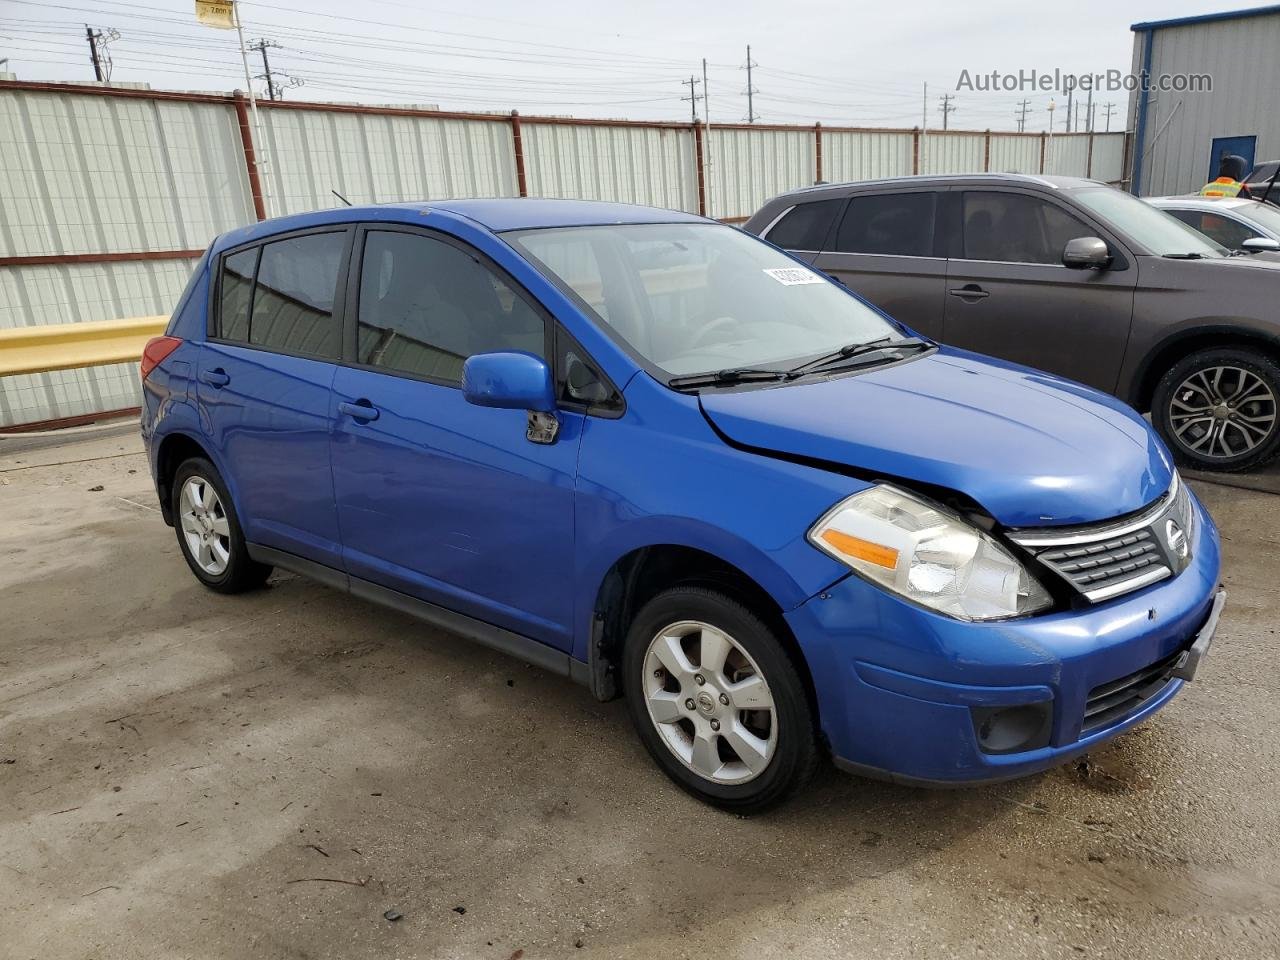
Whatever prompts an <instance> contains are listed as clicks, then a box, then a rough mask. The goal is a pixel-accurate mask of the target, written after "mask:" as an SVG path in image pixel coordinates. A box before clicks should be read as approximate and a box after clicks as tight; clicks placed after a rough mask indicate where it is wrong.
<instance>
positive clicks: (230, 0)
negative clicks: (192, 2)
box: [196, 0, 236, 30]
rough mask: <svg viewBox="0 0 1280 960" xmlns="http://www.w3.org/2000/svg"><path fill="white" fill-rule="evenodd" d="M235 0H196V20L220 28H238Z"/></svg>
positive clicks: (207, 25)
mask: <svg viewBox="0 0 1280 960" xmlns="http://www.w3.org/2000/svg"><path fill="white" fill-rule="evenodd" d="M235 6H236V5H235V0H196V21H197V22H198V23H203V24H204V25H205V26H206V27H217V28H218V29H219V30H234V29H235V28H236V15H235Z"/></svg>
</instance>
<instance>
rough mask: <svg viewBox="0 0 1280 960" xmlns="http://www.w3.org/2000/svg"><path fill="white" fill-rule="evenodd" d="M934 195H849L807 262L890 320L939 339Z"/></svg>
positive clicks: (943, 266) (941, 260) (940, 266)
mask: <svg viewBox="0 0 1280 960" xmlns="http://www.w3.org/2000/svg"><path fill="white" fill-rule="evenodd" d="M938 197H939V194H938V192H937V191H934V190H913V191H897V192H892V193H869V194H862V195H858V196H854V197H853V198H852V199H850V201H849V205H848V206H847V207H846V208H845V211H844V218H843V219H842V220H841V221H840V224H839V226H838V227H837V229H836V231H835V236H834V238H833V240H832V241H831V242H829V243H828V245H827V248H826V249H825V250H824V251H823V252H822V253H820V254H818V256H817V257H816V258H815V259H814V260H813V265H814V266H815V267H817V268H818V269H820V270H822V271H824V272H826V273H828V274H830V275H831V276H833V277H835V278H836V279H837V280H839V281H840V282H841V283H843V284H844V285H845V286H847V287H848V288H849V289H850V290H852V291H853V292H854V293H857V294H859V295H860V296H862V297H863V298H864V299H866V300H868V301H870V302H871V303H873V304H875V305H876V306H877V307H879V308H880V309H881V310H883V311H884V312H885V313H887V314H888V315H889V316H891V317H893V318H894V319H895V320H898V321H901V322H902V323H905V324H906V325H907V326H909V327H912V328H913V329H915V330H918V331H919V332H920V333H923V334H924V335H925V336H927V337H933V338H934V339H938V338H940V337H941V336H942V313H943V299H944V294H943V287H944V286H945V284H946V278H947V261H946V259H945V255H943V254H942V251H941V250H940V249H938V244H937V242H936V240H935V233H936V230H935V224H936V220H937V216H936V212H937V208H938V205H939V204H938Z"/></svg>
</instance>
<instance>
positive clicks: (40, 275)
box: [0, 81, 1125, 427]
mask: <svg viewBox="0 0 1280 960" xmlns="http://www.w3.org/2000/svg"><path fill="white" fill-rule="evenodd" d="M261 106H262V107H263V109H262V110H261V113H262V119H263V126H264V138H263V139H264V141H265V142H264V143H258V142H255V140H254V138H253V136H252V131H251V127H250V123H249V117H248V111H247V110H246V109H245V101H244V100H243V98H237V97H234V96H220V95H214V94H198V93H175V92H165V91H151V90H138V89H132V88H112V87H99V86H84V85H79V84H44V83H21V82H11V81H0V156H3V157H5V174H6V176H5V177H4V178H3V179H2V180H0V328H6V327H15V326H24V325H30V324H43V323H69V322H81V321H87V320H104V319H111V318H115V317H128V316H140V315H148V314H157V313H167V312H168V311H170V310H171V309H172V308H173V305H174V303H175V302H176V300H177V298H178V296H179V294H180V293H181V291H182V287H183V285H184V284H185V283H186V280H187V276H188V274H189V271H190V269H191V266H192V263H193V261H194V259H195V258H196V257H198V256H199V255H200V252H201V251H202V250H203V248H204V247H205V246H206V245H207V244H208V242H209V241H210V240H211V239H212V238H213V237H214V236H215V235H217V234H219V233H221V232H223V231H225V230H229V229H231V228H233V227H236V226H240V225H242V224H245V223H248V222H250V221H252V220H253V219H254V218H255V217H258V216H261V215H263V214H264V213H266V212H267V211H268V210H269V209H271V208H272V206H273V207H274V210H275V212H277V213H281V214H284V213H297V212H300V211H304V210H314V209H317V208H320V207H330V206H334V205H336V204H338V203H339V202H340V201H339V200H338V199H337V198H336V197H334V195H333V193H332V192H331V191H335V190H336V191H337V192H338V193H340V194H342V195H343V196H345V197H347V198H348V199H349V200H351V201H352V202H353V203H381V202H387V201H396V200H415V199H417V200H422V199H443V198H451V197H467V196H489V197H517V196H544V197H577V198H586V199H598V200H617V201H623V202H628V203H644V204H652V205H655V206H661V207H672V208H676V209H681V210H687V211H690V212H702V213H706V214H708V215H711V216H715V217H719V218H722V219H727V220H735V221H736V220H741V219H743V218H746V217H747V216H749V215H750V214H751V213H753V212H754V211H755V210H756V208H757V207H759V206H760V204H761V203H763V202H764V201H765V200H766V199H767V198H769V197H771V196H774V195H776V194H778V193H782V192H784V191H786V190H791V189H794V188H796V187H800V186H806V185H808V184H811V183H813V182H814V181H815V180H829V181H842V180H859V179H867V178H871V177H884V176H900V175H904V174H910V173H951V172H967V171H981V170H991V171H998V172H1010V171H1016V172H1023V173H1035V172H1052V173H1061V174H1075V175H1079V176H1093V177H1095V178H1096V179H1100V180H1119V179H1120V178H1121V176H1122V175H1123V174H1122V168H1123V159H1124V137H1125V135H1124V134H1122V133H1115V134H1094V135H1088V134H1078V135H1069V136H1057V137H1053V138H1051V141H1050V142H1051V145H1050V143H1047V142H1046V140H1047V138H1045V137H1044V135H1042V134H1014V133H990V132H973V131H949V132H946V133H937V132H930V133H928V134H927V135H922V134H921V133H920V131H918V130H883V129H861V128H835V127H823V126H821V125H814V126H808V127H805V126H777V125H762V124H756V125H752V126H747V125H728V126H721V127H715V126H713V127H712V128H711V130H710V131H709V134H708V131H706V130H704V129H700V128H697V129H695V128H693V127H691V126H690V125H689V124H678V123H651V122H635V121H633V122H628V121H602V120H581V119H570V118H553V117H536V118H535V117H521V116H519V115H517V114H514V113H513V114H510V115H504V114H463V113H444V112H440V111H433V110H416V109H410V108H399V107H374V106H356V105H345V104H314V103H292V102H290V103H284V102H276V103H268V104H262V105H261ZM251 153H252V154H253V155H255V156H256V157H257V160H258V163H259V166H258V170H257V171H255V170H254V167H253V164H252V163H250V162H248V158H249V156H250V154H251ZM1046 154H1047V156H1046ZM137 402H138V385H137V378H136V373H135V371H134V368H133V366H132V365H120V366H116V367H99V368H91V369H85V370H69V371H60V372H54V373H46V374H33V375H26V376H14V377H7V378H3V379H0V427H4V426H11V425H14V424H29V423H33V422H45V421H67V420H74V419H76V418H80V417H85V416H87V415H91V414H94V413H100V412H102V411H107V410H117V409H123V408H129V407H133V406H136V404H137Z"/></svg>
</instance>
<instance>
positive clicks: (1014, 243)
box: [963, 190, 1097, 265]
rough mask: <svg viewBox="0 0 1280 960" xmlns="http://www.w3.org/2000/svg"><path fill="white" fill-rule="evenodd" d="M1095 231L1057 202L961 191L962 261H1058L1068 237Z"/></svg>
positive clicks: (1089, 234)
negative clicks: (962, 215)
mask: <svg viewBox="0 0 1280 960" xmlns="http://www.w3.org/2000/svg"><path fill="white" fill-rule="evenodd" d="M1096 233H1097V231H1096V230H1094V229H1092V228H1091V227H1087V226H1085V225H1084V224H1083V223H1082V222H1080V221H1079V220H1077V219H1076V218H1075V217H1073V216H1072V215H1071V214H1069V213H1067V212H1066V211H1065V210H1063V209H1062V208H1061V207H1059V206H1057V205H1056V204H1052V203H1049V202H1048V201H1046V200H1041V199H1039V198H1038V197H1032V196H1028V195H1027V194H1025V193H1000V192H996V191H981V190H970V191H966V192H965V194H964V257H963V259H965V260H991V261H997V262H1000V263H1051V264H1059V265H1060V264H1061V263H1062V248H1063V247H1065V246H1066V245H1067V241H1068V240H1073V239H1075V238H1076V237H1091V236H1094V235H1095V234H1096Z"/></svg>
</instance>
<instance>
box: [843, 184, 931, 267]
mask: <svg viewBox="0 0 1280 960" xmlns="http://www.w3.org/2000/svg"><path fill="white" fill-rule="evenodd" d="M937 196H938V195H937V194H936V193H930V192H923V193H873V194H867V195H865V196H861V197H853V198H852V199H851V200H850V201H849V206H848V208H847V209H846V210H845V212H844V219H843V220H841V221H840V229H839V231H837V233H836V241H835V246H834V248H833V249H834V250H835V251H837V252H839V253H878V254H886V255H891V256H899V257H932V256H933V255H934V252H933V230H934V211H935V208H936V207H937Z"/></svg>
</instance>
